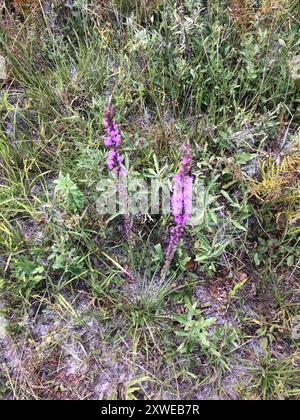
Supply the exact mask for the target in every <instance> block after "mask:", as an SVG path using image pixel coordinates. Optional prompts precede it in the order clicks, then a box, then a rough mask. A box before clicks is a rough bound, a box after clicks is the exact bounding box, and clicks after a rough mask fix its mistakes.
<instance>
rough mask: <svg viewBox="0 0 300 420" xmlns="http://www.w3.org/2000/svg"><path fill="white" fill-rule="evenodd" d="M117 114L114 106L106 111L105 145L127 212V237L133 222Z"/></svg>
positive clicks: (125, 223) (109, 166)
mask: <svg viewBox="0 0 300 420" xmlns="http://www.w3.org/2000/svg"><path fill="white" fill-rule="evenodd" d="M115 114H116V107H115V106H114V105H112V106H110V107H107V108H106V109H105V110H104V118H103V124H104V127H105V131H106V138H105V140H104V144H105V146H106V147H109V148H110V152H109V154H108V159H107V167H108V169H109V170H110V171H112V173H113V174H114V177H115V178H116V184H117V189H118V194H119V199H120V202H121V203H122V208H123V209H125V211H126V212H127V213H125V215H124V227H125V232H126V235H128V234H129V232H130V229H131V220H130V217H129V215H128V196H127V190H126V188H125V187H124V182H123V181H124V180H125V179H126V176H127V172H126V168H125V166H124V165H123V161H124V158H123V156H122V155H121V154H120V151H119V148H120V145H121V133H120V130H119V126H118V124H117V123H116V121H115Z"/></svg>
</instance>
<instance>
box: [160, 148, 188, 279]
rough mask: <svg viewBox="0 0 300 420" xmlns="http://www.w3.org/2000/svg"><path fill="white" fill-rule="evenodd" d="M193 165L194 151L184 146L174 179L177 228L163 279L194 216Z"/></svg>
mask: <svg viewBox="0 0 300 420" xmlns="http://www.w3.org/2000/svg"><path fill="white" fill-rule="evenodd" d="M191 165H192V151H191V148H190V146H188V145H187V144H184V145H183V146H182V148H181V164H180V169H179V172H178V173H177V174H176V175H175V176H174V178H173V196H172V214H173V217H174V220H175V226H174V227H173V228H172V229H171V233H170V240H169V245H168V249H167V252H166V262H165V265H164V268H163V270H162V279H164V278H165V276H166V273H167V270H168V268H169V267H170V265H171V262H172V260H173V258H174V255H175V252H176V249H177V246H178V244H179V242H180V240H181V238H182V236H183V234H184V229H185V226H186V224H187V222H188V221H189V219H190V217H191V214H192V198H193V177H192V176H191V175H190V172H191Z"/></svg>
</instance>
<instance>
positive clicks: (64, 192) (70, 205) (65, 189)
mask: <svg viewBox="0 0 300 420" xmlns="http://www.w3.org/2000/svg"><path fill="white" fill-rule="evenodd" d="M55 184H56V187H55V193H56V194H57V195H58V196H59V197H60V198H61V199H62V200H63V203H64V205H65V207H66V208H67V209H68V210H69V211H71V212H76V211H78V210H81V209H82V208H83V206H84V195H83V193H82V192H81V191H80V190H79V188H78V187H77V185H76V184H75V182H74V181H72V179H71V177H70V175H69V174H67V175H65V176H64V175H63V174H62V173H60V174H59V177H58V179H57V180H56V181H55Z"/></svg>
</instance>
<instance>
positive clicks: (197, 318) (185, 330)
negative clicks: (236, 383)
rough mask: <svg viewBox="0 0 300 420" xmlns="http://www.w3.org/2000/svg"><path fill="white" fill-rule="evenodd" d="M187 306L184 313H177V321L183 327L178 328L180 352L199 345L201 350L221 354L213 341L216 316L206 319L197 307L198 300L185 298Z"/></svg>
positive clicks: (185, 351)
mask: <svg viewBox="0 0 300 420" xmlns="http://www.w3.org/2000/svg"><path fill="white" fill-rule="evenodd" d="M185 307H186V310H187V312H186V313H185V314H184V315H177V316H176V317H175V319H176V321H177V322H178V323H179V324H180V326H181V327H182V328H181V329H178V330H176V332H175V333H176V335H177V336H178V337H179V339H180V340H181V341H182V342H181V344H180V346H179V347H178V349H177V350H178V351H179V352H180V353H191V352H192V351H193V349H194V348H195V347H196V346H199V348H200V350H201V352H203V353H204V352H206V351H209V352H211V353H212V354H214V355H216V356H218V357H219V356H220V354H219V353H218V352H217V350H216V348H215V346H214V344H213V343H212V341H211V335H212V334H211V332H209V327H211V326H212V325H213V324H214V323H215V322H216V318H208V319H205V318H204V316H203V314H202V311H201V310H200V309H197V302H195V303H191V301H190V300H189V299H188V298H187V299H185Z"/></svg>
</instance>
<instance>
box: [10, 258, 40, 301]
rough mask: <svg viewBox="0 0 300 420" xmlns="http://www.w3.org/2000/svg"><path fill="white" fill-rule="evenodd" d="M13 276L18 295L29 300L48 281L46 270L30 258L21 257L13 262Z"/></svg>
mask: <svg viewBox="0 0 300 420" xmlns="http://www.w3.org/2000/svg"><path fill="white" fill-rule="evenodd" d="M12 276H13V278H14V279H15V280H16V283H15V287H16V289H17V291H18V293H19V294H20V295H21V296H23V297H25V298H26V300H29V298H30V295H31V294H32V292H33V291H34V290H35V289H37V288H38V287H39V286H40V284H41V283H42V282H43V281H44V280H46V277H45V268H44V267H43V266H42V265H41V264H40V263H39V262H38V261H37V260H36V259H32V258H31V257H28V256H19V257H17V258H15V259H14V260H13V261H12Z"/></svg>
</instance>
